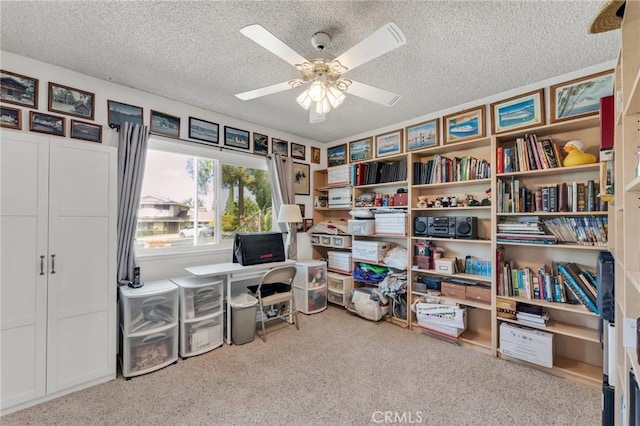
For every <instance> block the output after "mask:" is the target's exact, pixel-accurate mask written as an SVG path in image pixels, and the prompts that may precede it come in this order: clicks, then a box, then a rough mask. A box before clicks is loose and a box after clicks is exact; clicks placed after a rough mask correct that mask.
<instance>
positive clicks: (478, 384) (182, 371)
mask: <svg viewBox="0 0 640 426" xmlns="http://www.w3.org/2000/svg"><path fill="white" fill-rule="evenodd" d="M299 318H300V331H296V329H295V327H292V326H287V325H286V324H284V323H281V324H277V325H276V326H275V327H276V328H277V329H276V330H273V331H271V332H270V333H267V339H268V340H267V342H266V343H264V342H263V341H262V340H261V339H260V338H256V339H255V340H254V341H253V342H251V343H248V344H245V345H238V346H227V345H225V346H223V347H220V348H218V349H216V350H213V351H211V352H208V353H206V354H203V355H200V356H196V357H191V358H187V359H185V360H179V361H178V363H177V364H174V365H170V366H168V367H166V368H163V369H161V370H159V371H156V372H153V373H150V374H147V375H144V376H139V377H134V378H133V379H131V380H124V379H123V378H122V376H118V378H117V379H116V380H113V381H111V382H108V383H104V384H101V385H98V386H94V387H92V388H89V389H86V390H82V391H79V392H75V393H72V394H69V395H66V396H63V397H60V398H58V399H55V400H52V401H49V402H46V403H43V404H40V405H37V406H35V407H32V408H28V409H24V410H21V411H18V412H15V413H12V414H9V415H6V416H3V417H2V418H0V423H1V424H2V425H3V426H10V425H248V424H261V425H366V424H401V423H405V424H406V423H411V424H428V425H580V426H585V425H599V424H600V404H601V393H600V392H599V391H598V390H596V389H592V388H589V387H586V386H582V385H579V384H576V383H573V382H570V381H568V380H565V379H562V378H558V377H555V376H552V375H549V374H546V373H544V372H541V371H538V370H536V369H533V368H529V367H526V366H522V365H518V364H515V363H511V362H507V361H504V360H500V359H496V358H493V357H490V356H488V355H483V354H479V353H477V352H475V351H473V350H470V349H468V348H464V347H461V346H457V345H455V344H452V343H449V342H445V341H442V340H440V339H437V338H434V337H430V336H426V335H421V334H419V333H414V332H409V331H407V330H403V329H401V328H399V327H397V326H395V325H392V324H389V323H385V322H377V323H376V322H370V321H367V320H364V319H361V318H359V317H357V316H354V315H352V314H350V313H349V312H346V311H344V310H343V309H340V308H337V307H332V306H330V307H329V308H328V309H327V310H326V311H324V312H321V313H318V314H315V315H310V316H306V315H303V314H300V315H299ZM283 326H284V327H283Z"/></svg>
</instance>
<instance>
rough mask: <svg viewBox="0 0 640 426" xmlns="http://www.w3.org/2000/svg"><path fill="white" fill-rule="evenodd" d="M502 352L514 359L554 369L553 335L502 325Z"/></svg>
mask: <svg viewBox="0 0 640 426" xmlns="http://www.w3.org/2000/svg"><path fill="white" fill-rule="evenodd" d="M500 352H501V353H503V354H505V355H508V356H510V357H513V358H518V359H521V360H523V361H527V362H531V363H533V364H538V365H541V366H543V367H547V368H551V367H553V333H547V332H545V331H540V330H534V329H531V328H527V327H519V326H516V325H513V324H508V323H506V322H503V323H502V324H500Z"/></svg>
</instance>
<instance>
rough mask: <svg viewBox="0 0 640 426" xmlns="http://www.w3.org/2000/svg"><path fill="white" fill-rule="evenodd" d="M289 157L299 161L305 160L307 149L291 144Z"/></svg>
mask: <svg viewBox="0 0 640 426" xmlns="http://www.w3.org/2000/svg"><path fill="white" fill-rule="evenodd" d="M291 157H293V158H297V159H299V160H306V159H307V147H306V146H304V145H300V144H299V143H293V142H291Z"/></svg>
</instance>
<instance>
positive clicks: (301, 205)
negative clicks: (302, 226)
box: [298, 204, 305, 219]
mask: <svg viewBox="0 0 640 426" xmlns="http://www.w3.org/2000/svg"><path fill="white" fill-rule="evenodd" d="M298 207H299V208H300V215H302V218H303V219H304V210H305V205H304V204H298Z"/></svg>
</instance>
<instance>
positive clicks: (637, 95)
mask: <svg viewBox="0 0 640 426" xmlns="http://www.w3.org/2000/svg"><path fill="white" fill-rule="evenodd" d="M636 114H640V68H639V69H638V72H637V75H636V78H635V81H634V83H633V87H631V91H630V92H629V99H628V102H627V104H626V105H625V106H624V113H623V115H624V116H625V117H630V116H632V115H636Z"/></svg>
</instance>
